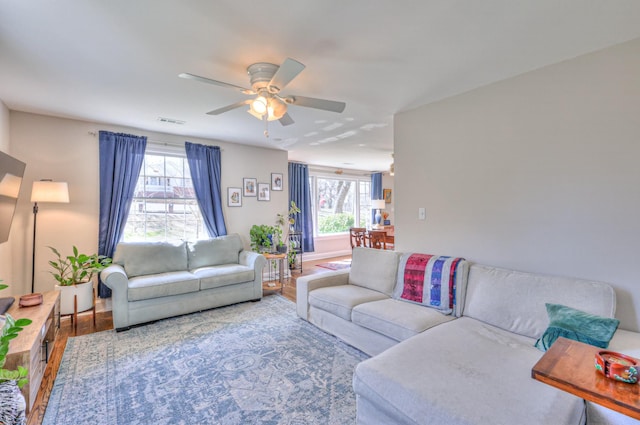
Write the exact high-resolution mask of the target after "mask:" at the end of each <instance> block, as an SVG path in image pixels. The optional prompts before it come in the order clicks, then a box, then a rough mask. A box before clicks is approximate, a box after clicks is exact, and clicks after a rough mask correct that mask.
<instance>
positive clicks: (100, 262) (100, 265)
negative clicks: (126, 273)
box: [49, 246, 112, 286]
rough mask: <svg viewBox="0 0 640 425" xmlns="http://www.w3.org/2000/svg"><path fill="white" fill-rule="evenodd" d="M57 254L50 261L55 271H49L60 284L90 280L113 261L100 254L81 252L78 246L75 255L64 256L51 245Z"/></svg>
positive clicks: (74, 250)
mask: <svg viewBox="0 0 640 425" xmlns="http://www.w3.org/2000/svg"><path fill="white" fill-rule="evenodd" d="M49 249H50V250H51V251H52V252H53V254H54V255H55V256H56V259H55V260H51V261H49V265H50V266H51V267H53V269H54V270H55V271H53V272H49V273H51V275H53V277H54V278H55V279H56V280H57V281H58V284H59V285H60V286H71V285H75V284H77V283H83V282H88V281H90V280H91V278H92V277H93V275H94V274H95V273H99V272H100V271H102V270H103V269H104V268H105V267H107V266H109V265H110V264H111V262H112V260H111V258H109V257H107V256H105V255H98V254H92V255H87V254H80V253H79V252H78V248H77V247H76V246H74V247H73V255H68V256H66V257H63V256H62V255H60V253H59V252H58V250H57V249H55V248H54V247H51V246H50V247H49Z"/></svg>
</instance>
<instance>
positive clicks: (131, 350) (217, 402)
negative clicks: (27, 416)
mask: <svg viewBox="0 0 640 425" xmlns="http://www.w3.org/2000/svg"><path fill="white" fill-rule="evenodd" d="M365 358H367V356H366V354H364V353H362V352H360V351H358V350H356V349H354V348H352V347H350V346H348V345H346V344H344V343H342V342H340V341H339V340H338V339H336V338H334V337H333V336H331V335H328V334H326V333H324V332H323V331H321V330H319V329H318V328H316V327H315V326H313V325H311V324H309V323H307V322H305V321H304V320H302V319H300V318H298V317H297V316H296V314H295V304H294V303H292V302H290V301H288V300H286V299H285V298H282V297H280V296H277V295H273V296H268V297H266V298H263V300H262V301H260V302H256V303H252V302H248V303H243V304H237V305H234V306H230V307H223V308H218V309H214V310H209V311H205V312H201V313H196V314H191V315H186V316H181V317H177V318H172V319H167V320H162V321H159V322H156V323H152V324H149V325H146V326H140V327H137V328H133V329H131V330H129V331H125V332H119V333H116V332H115V331H105V332H99V333H95V334H90V335H85V336H80V337H76V338H69V340H68V342H67V347H66V349H65V352H64V355H63V358H62V363H61V365H60V369H59V371H58V376H57V377H56V380H55V383H54V386H53V390H52V393H51V397H50V399H49V404H48V406H47V410H46V413H45V417H44V421H43V424H45V425H53V424H109V425H111V424H128V425H133V424H145V425H146V424H238V425H245V424H291V425H294V424H295V425H303V424H305V425H306V424H340V425H342V424H348V423H355V406H356V404H355V395H354V393H353V389H352V387H351V382H352V376H353V370H354V368H355V366H356V364H358V363H359V362H360V361H362V360H364V359H365Z"/></svg>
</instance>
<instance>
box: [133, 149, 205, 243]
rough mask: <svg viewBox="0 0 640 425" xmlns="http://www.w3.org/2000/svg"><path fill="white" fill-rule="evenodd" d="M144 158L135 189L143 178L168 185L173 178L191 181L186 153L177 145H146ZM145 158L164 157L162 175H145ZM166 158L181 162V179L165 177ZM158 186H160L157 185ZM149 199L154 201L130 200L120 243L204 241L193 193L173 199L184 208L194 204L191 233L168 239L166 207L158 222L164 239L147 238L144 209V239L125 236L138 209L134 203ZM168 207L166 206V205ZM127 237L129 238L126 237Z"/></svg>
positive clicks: (185, 232)
mask: <svg viewBox="0 0 640 425" xmlns="http://www.w3.org/2000/svg"><path fill="white" fill-rule="evenodd" d="M144 155H145V158H144V160H143V163H142V168H141V169H140V174H139V175H138V181H137V182H136V188H137V184H138V182H139V181H140V179H141V178H144V179H145V180H146V181H147V182H157V183H160V182H164V183H169V182H170V181H171V179H173V178H177V179H184V180H185V181H186V180H189V181H191V180H192V179H191V173H190V170H189V164H188V161H187V153H186V151H185V148H184V146H178V145H167V144H157V143H147V148H146V149H145V152H144ZM147 156H162V157H164V163H163V167H164V169H163V171H162V172H163V175H158V176H151V175H147V174H146V171H147V170H146V169H145V167H146V166H147ZM167 158H178V159H181V160H182V161H183V166H184V169H183V170H182V171H183V173H182V176H181V177H171V176H167V172H166V167H167ZM146 184H150V183H146ZM159 185H160V184H159ZM179 187H183V188H187V187H189V185H183V186H179ZM190 187H191V188H193V183H192V182H191V185H190ZM149 199H154V198H151V197H149V198H147V197H138V196H135V193H134V196H133V198H132V200H131V206H130V208H129V215H128V217H127V223H125V232H123V236H122V241H123V242H140V241H145V242H159V241H162V242H179V241H185V240H188V241H195V240H199V239H205V238H207V237H208V234H207V232H206V228H205V226H204V219H203V218H202V213H201V212H200V206H199V205H198V199H197V197H196V195H195V192H194V194H193V198H191V197H178V198H174V199H176V200H179V202H176V203H184V205H185V206H187V205H188V204H192V203H193V202H195V211H196V213H195V215H194V216H195V218H196V219H197V223H196V224H195V226H193V225H191V227H190V228H191V231H188V230H185V231H184V232H183V234H182V236H181V237H179V238H170V237H169V236H171V235H170V232H169V230H170V229H171V227H168V226H167V223H168V222H169V221H170V220H168V218H167V215H168V214H171V213H172V211H171V210H170V209H169V208H168V207H167V208H165V210H164V218H163V219H161V220H160V221H163V222H164V223H165V224H164V237H163V238H153V237H151V238H150V237H149V236H148V230H146V226H147V224H148V223H149V221H150V220H149V219H148V217H147V216H146V214H147V213H148V212H149V211H148V210H147V209H146V208H145V219H144V226H145V230H144V232H143V233H144V237H142V238H141V237H136V236H139V235H136V234H135V233H133V234H131V233H129V235H127V225H128V224H129V218H130V217H131V213H132V212H134V209H135V208H138V205H139V203H138V202H136V201H140V200H142V202H143V203H146V202H147V200H149ZM162 199H164V200H165V204H167V203H166V199H168V198H166V197H165V198H162ZM167 205H168V204H167ZM188 222H189V220H188V217H187V214H185V215H184V221H183V223H184V225H185V229H187V228H188V227H187V226H189V225H188ZM190 234H194V235H195V238H194V239H193V240H192V239H191V238H189V235H190ZM127 236H129V237H127Z"/></svg>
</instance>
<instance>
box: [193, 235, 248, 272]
mask: <svg viewBox="0 0 640 425" xmlns="http://www.w3.org/2000/svg"><path fill="white" fill-rule="evenodd" d="M242 249H243V246H242V239H240V235H238V234H237V233H233V234H230V235H226V236H219V237H217V238H212V239H205V240H201V241H197V242H192V243H189V268H188V269H189V270H193V269H198V268H200V267H206V266H217V265H220V264H229V263H236V264H237V263H238V255H239V254H240V251H242Z"/></svg>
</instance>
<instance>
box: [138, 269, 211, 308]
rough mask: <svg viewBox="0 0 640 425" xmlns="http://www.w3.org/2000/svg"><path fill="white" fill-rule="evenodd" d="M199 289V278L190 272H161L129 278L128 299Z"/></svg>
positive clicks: (163, 295) (143, 298) (149, 297)
mask: <svg viewBox="0 0 640 425" xmlns="http://www.w3.org/2000/svg"><path fill="white" fill-rule="evenodd" d="M199 290H200V282H199V281H198V278H197V277H196V276H194V275H193V274H191V273H189V272H186V271H182V272H167V273H159V274H155V275H144V276H138V277H134V278H131V279H129V291H128V299H129V301H140V300H147V299H151V298H159V297H168V296H170V295H179V294H186V293H189V292H198V291H199Z"/></svg>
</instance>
